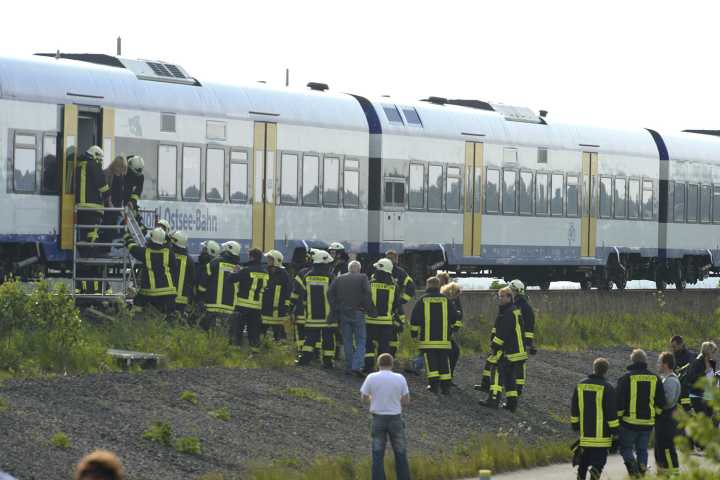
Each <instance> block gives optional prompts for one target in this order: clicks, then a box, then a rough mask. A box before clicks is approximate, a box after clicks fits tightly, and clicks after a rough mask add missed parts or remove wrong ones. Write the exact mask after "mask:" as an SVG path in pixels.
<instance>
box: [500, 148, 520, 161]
mask: <svg viewBox="0 0 720 480" xmlns="http://www.w3.org/2000/svg"><path fill="white" fill-rule="evenodd" d="M517 161H518V151H517V148H504V149H503V163H517Z"/></svg>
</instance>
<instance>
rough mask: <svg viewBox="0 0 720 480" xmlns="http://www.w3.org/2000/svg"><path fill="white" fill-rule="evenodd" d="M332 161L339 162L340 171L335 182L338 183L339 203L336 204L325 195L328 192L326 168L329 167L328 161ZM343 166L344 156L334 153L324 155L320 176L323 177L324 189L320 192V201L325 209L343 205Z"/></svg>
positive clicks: (338, 168)
mask: <svg viewBox="0 0 720 480" xmlns="http://www.w3.org/2000/svg"><path fill="white" fill-rule="evenodd" d="M331 159H334V160H337V170H338V172H337V178H335V181H336V182H337V190H336V191H337V202H335V203H332V202H328V201H327V198H326V197H327V195H326V194H325V193H326V190H325V179H326V177H325V170H326V168H325V167H326V166H327V162H328V160H331ZM342 166H343V156H342V155H337V154H332V153H328V154H323V157H322V173H321V174H320V176H321V177H322V189H321V190H320V191H321V195H320V200H321V203H322V206H323V207H328V208H338V207H340V206H341V205H342V199H341V198H340V191H341V189H342V185H341V183H340V179H341V177H342Z"/></svg>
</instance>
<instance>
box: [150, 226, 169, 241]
mask: <svg viewBox="0 0 720 480" xmlns="http://www.w3.org/2000/svg"><path fill="white" fill-rule="evenodd" d="M165 236H166V235H165V230H163V229H162V228H160V227H156V228H153V229H152V230H151V231H150V241H151V242H153V243H157V244H158V245H162V244H164V243H165Z"/></svg>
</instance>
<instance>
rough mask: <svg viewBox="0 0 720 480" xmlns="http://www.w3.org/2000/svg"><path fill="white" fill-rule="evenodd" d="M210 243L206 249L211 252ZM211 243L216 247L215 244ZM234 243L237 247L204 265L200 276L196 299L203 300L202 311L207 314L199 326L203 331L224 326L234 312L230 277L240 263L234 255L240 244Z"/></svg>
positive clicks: (234, 286) (227, 250)
mask: <svg viewBox="0 0 720 480" xmlns="http://www.w3.org/2000/svg"><path fill="white" fill-rule="evenodd" d="M210 242H212V240H210V241H208V244H207V247H208V250H209V251H212V250H214V246H213V245H212V244H211V243H210ZM212 243H213V244H215V245H217V243H215V242H212ZM234 243H235V244H236V245H237V247H235V246H233V248H226V249H225V250H223V251H220V252H219V254H218V255H217V256H216V257H215V258H213V259H212V260H211V261H210V263H208V264H206V265H205V269H204V273H203V274H202V275H201V276H200V281H199V282H198V297H200V298H202V299H203V305H204V309H205V311H206V312H207V313H206V315H205V316H204V317H203V318H202V319H201V321H200V326H201V327H202V328H203V329H204V330H209V329H211V328H213V327H215V326H216V325H222V326H223V327H224V326H226V325H227V324H228V323H229V321H230V316H231V315H232V314H233V313H234V311H235V294H236V291H237V285H235V283H234V282H233V281H231V278H230V275H231V274H232V272H233V271H234V270H235V268H236V267H237V264H238V262H239V261H240V259H239V257H238V256H237V255H235V253H234V252H239V251H240V244H238V243H237V242H234ZM218 250H219V246H218Z"/></svg>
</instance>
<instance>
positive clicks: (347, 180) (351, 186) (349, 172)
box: [343, 158, 360, 207]
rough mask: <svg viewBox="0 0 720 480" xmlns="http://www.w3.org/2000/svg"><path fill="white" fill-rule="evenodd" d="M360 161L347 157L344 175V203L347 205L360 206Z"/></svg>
mask: <svg viewBox="0 0 720 480" xmlns="http://www.w3.org/2000/svg"><path fill="white" fill-rule="evenodd" d="M359 170H360V162H359V161H357V160H350V159H347V158H346V159H345V172H344V175H343V205H344V206H346V207H359V206H360V172H359Z"/></svg>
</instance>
